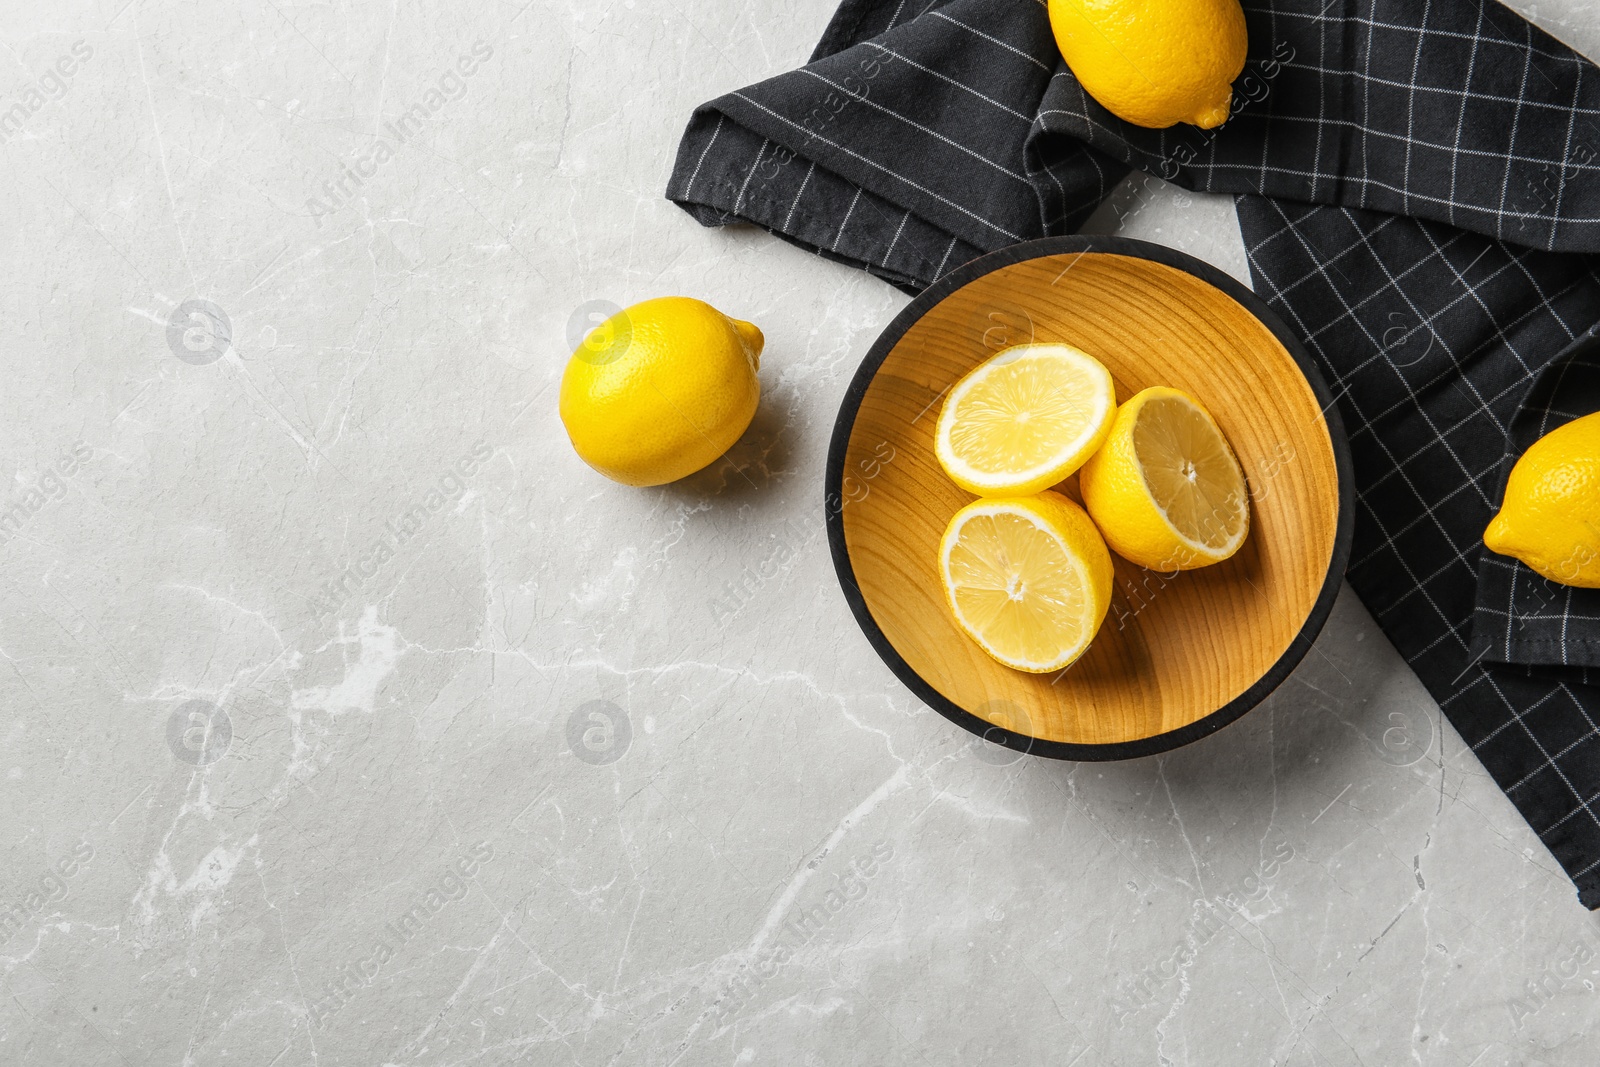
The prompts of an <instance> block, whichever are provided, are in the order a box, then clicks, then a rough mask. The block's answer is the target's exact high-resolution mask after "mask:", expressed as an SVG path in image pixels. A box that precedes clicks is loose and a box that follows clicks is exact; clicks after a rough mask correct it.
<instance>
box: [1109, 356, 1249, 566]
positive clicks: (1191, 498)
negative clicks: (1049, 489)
mask: <svg viewBox="0 0 1600 1067" xmlns="http://www.w3.org/2000/svg"><path fill="white" fill-rule="evenodd" d="M1078 486H1079V488H1080V489H1081V490H1082V491H1083V502H1084V504H1085V505H1086V506H1087V507H1088V509H1089V514H1090V515H1092V516H1094V521H1095V525H1097V526H1099V527H1100V532H1101V533H1102V534H1104V535H1105V539H1106V543H1107V544H1109V545H1110V546H1111V548H1112V550H1113V551H1115V552H1116V553H1117V554H1118V555H1119V556H1122V557H1123V558H1124V559H1127V560H1129V561H1131V562H1133V563H1137V564H1138V565H1139V566H1141V567H1153V568H1157V569H1159V570H1192V569H1193V568H1195V567H1204V566H1206V565H1208V564H1211V563H1220V562H1222V561H1223V560H1225V559H1227V558H1228V557H1229V556H1231V555H1233V554H1234V553H1235V552H1237V551H1239V546H1240V545H1242V544H1244V539H1245V535H1246V534H1247V533H1248V532H1249V530H1250V495H1249V492H1248V490H1247V488H1246V486H1245V481H1244V472H1243V471H1242V470H1241V469H1240V468H1239V461H1238V459H1236V458H1235V457H1234V454H1233V449H1231V448H1229V447H1228V441H1227V439H1226V438H1225V437H1223V436H1222V431H1221V430H1220V429H1218V428H1217V424H1216V421H1215V420H1214V419H1212V417H1211V414H1210V412H1208V411H1206V409H1205V408H1203V407H1201V406H1200V402H1199V401H1197V400H1196V399H1195V398H1194V397H1192V396H1190V395H1189V394H1188V393H1185V392H1182V391H1180V390H1177V389H1168V388H1166V387H1164V386H1157V387H1155V388H1152V389H1146V390H1144V391H1143V392H1141V393H1137V394H1135V395H1134V397H1133V399H1131V400H1129V401H1128V402H1127V403H1126V404H1124V405H1122V408H1121V409H1120V410H1119V411H1118V412H1117V419H1116V422H1115V423H1114V424H1113V425H1112V427H1111V434H1110V436H1109V437H1107V438H1106V443H1105V445H1104V447H1102V448H1101V449H1100V451H1098V452H1096V453H1095V454H1094V455H1093V456H1092V457H1091V458H1090V459H1089V462H1087V463H1085V464H1084V465H1083V470H1082V471H1080V472H1079V474H1078Z"/></svg>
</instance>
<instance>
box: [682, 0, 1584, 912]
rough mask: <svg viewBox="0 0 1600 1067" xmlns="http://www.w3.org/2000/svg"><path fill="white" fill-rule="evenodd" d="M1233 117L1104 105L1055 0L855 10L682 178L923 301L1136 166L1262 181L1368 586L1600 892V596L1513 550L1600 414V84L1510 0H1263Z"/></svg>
mask: <svg viewBox="0 0 1600 1067" xmlns="http://www.w3.org/2000/svg"><path fill="white" fill-rule="evenodd" d="M1245 10H1246V17H1247V20H1248V23H1249V29H1250V58H1249V62H1248V63H1247V65H1246V68H1245V73H1244V74H1243V75H1242V76H1241V77H1240V78H1239V79H1238V80H1237V81H1236V82H1235V83H1234V110H1233V117H1232V118H1230V120H1229V121H1228V122H1227V124H1226V125H1224V126H1223V127H1222V128H1221V129H1218V130H1213V131H1202V130H1198V129H1195V128H1193V127H1189V126H1179V127H1175V128H1173V129H1170V130H1144V129H1140V128H1138V127H1134V126H1131V125H1129V124H1127V123H1124V122H1122V121H1120V120H1119V119H1117V118H1115V117H1114V116H1112V115H1111V114H1110V113H1108V112H1107V111H1105V109H1103V108H1101V107H1100V106H1099V105H1098V104H1096V103H1095V102H1094V101H1093V100H1091V99H1090V98H1089V97H1088V96H1087V95H1086V94H1085V93H1084V92H1083V90H1082V89H1081V88H1080V87H1079V86H1078V84H1077V83H1076V81H1074V80H1073V77H1072V75H1071V74H1070V73H1069V72H1068V71H1067V69H1066V67H1065V65H1064V64H1063V63H1062V61H1061V59H1060V56H1059V53H1058V52H1057V50H1056V47H1055V43H1054V40H1053V38H1052V36H1051V34H1050V28H1049V22H1048V18H1047V16H1046V12H1045V8H1044V7H1043V5H1042V4H1041V3H1039V2H1038V0H845V2H844V4H843V6H842V7H840V8H839V10H838V12H837V13H836V14H835V16H834V18H833V21H832V23H831V24H830V26H829V27H828V30H827V33H826V34H825V35H824V37H823V40H822V42H821V44H819V45H818V47H817V50H816V52H815V54H814V55H813V57H812V60H811V62H810V63H809V64H808V65H807V66H805V67H803V68H801V69H800V70H797V71H793V72H791V73H788V74H785V75H782V76H780V77H777V78H773V79H770V80H768V81H765V82H762V83H760V84H758V85H753V86H749V87H747V88H744V89H741V90H739V91H737V92H733V93H730V94H728V95H727V96H724V97H721V98H719V99H717V100H714V101H712V102H710V103H708V104H706V105H705V106H703V107H701V108H700V109H699V110H697V111H696V112H695V114H694V116H693V118H692V119H691V120H690V123H689V128H688V130H687V131H686V133H685V135H684V138H683V142H682V145H681V147H680V149H679V153H678V159H677V165H676V167H675V168H674V170H673V174H672V178H671V181H670V184H669V186H668V190H667V195H668V196H669V197H670V198H671V199H673V200H674V201H676V202H677V203H679V204H680V205H682V206H683V207H684V209H685V210H687V211H689V212H690V213H691V214H693V215H694V216H695V218H697V219H698V220H699V221H700V222H702V223H704V224H705V225H708V226H714V225H722V224H726V223H730V222H736V221H744V222H751V223H754V224H756V225H758V226H762V227H765V228H766V229H768V230H770V231H772V232H773V233H775V234H778V235H779V236H781V237H783V238H785V239H787V240H790V241H793V242H795V243H797V244H800V245H802V246H804V247H806V248H809V249H812V250H814V251H816V252H818V253H819V254H821V255H824V256H828V257H830V258H834V259H839V260H842V261H844V262H847V263H852V264H855V265H857V266H861V267H864V268H865V269H867V270H869V271H872V272H873V273H874V274H877V275H878V276H880V277H882V278H884V279H886V280H888V281H889V282H891V283H893V284H895V285H897V286H899V287H901V288H902V289H905V290H907V291H911V292H915V291H916V290H918V289H920V288H922V287H923V286H926V285H927V284H928V283H930V282H932V281H933V280H934V279H935V278H936V277H938V276H939V275H940V274H942V273H944V272H945V271H947V270H949V269H950V268H952V267H954V266H956V265H958V264H960V263H962V262H964V261H966V260H968V259H971V258H973V257H974V256H977V255H979V254H981V253H983V252H987V251H991V250H993V249H996V248H1000V247H1002V246H1005V245H1007V244H1011V243H1014V242H1016V241H1020V240H1024V239H1028V238H1034V237H1043V236H1049V235H1054V234H1065V233H1071V232H1073V231H1074V230H1075V229H1076V228H1077V227H1078V226H1080V225H1081V224H1082V223H1083V221H1084V220H1085V219H1086V218H1087V217H1088V215H1089V214H1090V213H1091V212H1092V211H1093V210H1094V209H1095V207H1096V206H1097V205H1098V204H1099V203H1100V201H1101V200H1102V199H1104V198H1105V196H1106V195H1107V194H1108V193H1109V192H1110V191H1111V189H1112V188H1113V187H1114V186H1116V185H1117V184H1118V183H1119V182H1120V181H1121V180H1122V179H1123V177H1124V176H1125V175H1126V174H1127V173H1128V171H1129V170H1130V168H1137V169H1139V170H1141V171H1144V172H1146V173H1149V174H1153V175H1157V176H1159V177H1162V178H1165V179H1167V180H1169V181H1173V182H1175V183H1177V184H1179V185H1181V186H1185V187H1187V188H1190V189H1195V190H1204V191H1210V192H1226V193H1232V194H1235V196H1236V203H1237V207H1238V214H1239V223H1240V228H1241V230H1242V233H1243V236H1244V242H1245V247H1246V249H1247V251H1248V254H1249V260H1250V268H1251V272H1252V275H1253V277H1254V282H1255V288H1256V290H1257V291H1258V292H1259V293H1261V294H1262V296H1263V297H1265V298H1266V299H1267V300H1268V302H1269V303H1270V304H1271V305H1272V306H1273V308H1274V309H1275V310H1276V311H1277V312H1278V313H1279V314H1280V315H1281V316H1282V317H1283V318H1284V319H1285V321H1286V322H1288V324H1289V325H1290V327H1291V328H1292V329H1294V330H1295V331H1296V332H1298V334H1299V335H1300V337H1301V338H1302V339H1303V340H1304V341H1305V343H1306V345H1307V347H1308V348H1309V349H1310V351H1311V352H1312V354H1313V355H1314V356H1315V357H1316V358H1317V360H1318V362H1319V363H1320V365H1321V367H1322V370H1323V373H1324V374H1325V375H1326V377H1327V380H1328V382H1329V384H1330V386H1331V388H1332V389H1333V391H1334V393H1335V395H1336V397H1337V402H1338V404H1339V407H1340V410H1341V413H1342V414H1343V417H1344V422H1345V425H1346V427H1347V428H1348V429H1349V431H1350V439H1351V449H1352V454H1353V457H1354V460H1355V474H1356V481H1357V508H1358V511H1357V516H1356V524H1355V544H1354V548H1353V553H1352V557H1351V565H1350V570H1349V580H1350V583H1351V585H1352V586H1354V587H1355V589H1356V592H1357V593H1358V594H1359V595H1360V596H1361V598H1362V599H1363V600H1364V601H1365V602H1366V604H1367V606H1368V607H1369V608H1370V609H1371V611H1372V613H1373V615H1374V616H1375V617H1376V619H1377V620H1378V622H1379V623H1380V624H1381V625H1382V626H1383V628H1384V631H1385V632H1386V633H1387V634H1388V635H1389V637H1390V639H1391V640H1392V641H1393V642H1394V643H1395V645H1396V646H1397V647H1398V648H1399V649H1400V651H1401V653H1402V654H1403V655H1404V656H1405V657H1406V659H1407V660H1408V662H1410V664H1411V665H1412V667H1413V668H1414V669H1415V670H1416V672H1417V674H1418V676H1419V677H1420V678H1421V679H1422V681H1423V682H1424V684H1425V685H1426V686H1427V687H1428V689H1429V690H1430V692H1432V694H1433V695H1434V697H1435V698H1436V699H1437V700H1438V701H1439V704H1440V706H1441V707H1442V708H1443V709H1444V712H1445V714H1447V715H1448V716H1449V717H1450V720H1451V722H1453V723H1454V724H1455V727H1456V729H1457V730H1458V731H1459V732H1460V734H1461V735H1462V737H1463V738H1465V739H1466V741H1467V742H1468V743H1469V744H1471V745H1472V746H1473V748H1474V750H1475V751H1476V752H1477V754H1478V757H1479V759H1481V760H1482V762H1483V764H1484V766H1485V767H1487V768H1488V770H1489V772H1490V773H1491V774H1493V775H1494V777H1495V779H1496V780H1497V781H1498V782H1499V783H1500V785H1501V787H1502V788H1503V789H1504V790H1505V791H1506V794H1507V795H1508V796H1509V797H1510V798H1511V800H1512V802H1513V803H1515V804H1516V806H1517V808H1518V810H1520V811H1521V812H1522V814H1523V816H1524V817H1525V818H1526V819H1527V820H1528V822H1529V824H1530V825H1532V827H1533V828H1534V829H1535V830H1536V831H1537V832H1538V833H1539V835H1540V837H1541V838H1542V839H1543V840H1544V842H1545V844H1546V845H1547V846H1548V847H1549V848H1550V850H1551V852H1552V853H1553V854H1554V855H1555V856H1556V858H1557V859H1558V860H1559V861H1560V862H1561V864H1562V865H1563V866H1564V867H1565V869H1566V871H1567V873H1568V874H1569V875H1571V877H1572V879H1573V881H1574V882H1575V883H1576V884H1577V886H1578V889H1579V896H1580V899H1581V900H1582V901H1583V903H1584V904H1586V905H1588V906H1589V907H1591V908H1597V907H1600V806H1597V802H1600V726H1597V724H1600V591H1584V590H1571V589H1567V588H1564V587H1560V586H1554V585H1551V584H1550V583H1547V582H1544V581H1543V580H1542V579H1539V578H1538V577H1537V576H1536V575H1533V574H1532V573H1531V572H1529V571H1528V570H1527V569H1526V568H1524V567H1522V566H1521V565H1519V564H1514V563H1513V562H1511V561H1509V560H1504V559H1501V558H1499V557H1496V556H1494V555H1492V554H1489V553H1485V552H1484V551H1483V547H1482V542H1481V538H1482V533H1483V530H1484V528H1485V527H1486V526H1487V525H1488V522H1489V519H1490V517H1491V516H1492V515H1493V513H1494V511H1495V509H1496V506H1497V504H1498V500H1499V495H1500V493H1501V491H1502V488H1503V485H1504V481H1505V476H1506V473H1507V470H1508V469H1509V466H1510V461H1511V460H1512V459H1514V457H1515V456H1516V455H1517V454H1518V453H1519V452H1520V449H1521V448H1522V447H1525V445H1526V443H1527V442H1528V441H1529V440H1532V439H1533V438H1535V437H1537V436H1538V435H1539V434H1541V433H1543V432H1545V431H1547V430H1549V429H1552V428H1554V427H1555V426H1556V425H1559V424H1560V423H1562V422H1564V421H1567V420H1569V419H1571V418H1573V417H1576V416H1578V415H1581V414H1585V413H1587V412H1588V411H1593V410H1596V409H1600V372H1597V371H1596V369H1595V365H1596V363H1597V362H1600V357H1597V356H1596V352H1597V351H1600V341H1597V340H1596V337H1597V334H1600V327H1597V323H1600V271H1597V269H1596V268H1597V267H1600V259H1596V258H1595V256H1594V253H1596V252H1600V69H1597V68H1596V67H1595V66H1594V65H1593V64H1591V63H1589V62H1588V61H1587V60H1585V59H1584V58H1582V57H1581V56H1579V55H1577V54H1575V53H1574V52H1572V51H1571V50H1570V49H1568V48H1566V47H1565V46H1563V45H1562V44H1561V43H1560V42H1558V41H1556V40H1554V39H1553V38H1551V37H1550V36H1549V35H1547V34H1545V33H1543V32H1541V31H1540V30H1538V29H1536V28H1534V27H1533V26H1531V25H1530V24H1528V23H1527V22H1525V21H1523V20H1522V19H1521V18H1520V17H1519V16H1517V15H1516V14H1515V13H1513V12H1511V11H1510V10H1508V9H1507V8H1504V7H1502V6H1500V5H1499V4H1496V3H1493V2H1491V0H1245Z"/></svg>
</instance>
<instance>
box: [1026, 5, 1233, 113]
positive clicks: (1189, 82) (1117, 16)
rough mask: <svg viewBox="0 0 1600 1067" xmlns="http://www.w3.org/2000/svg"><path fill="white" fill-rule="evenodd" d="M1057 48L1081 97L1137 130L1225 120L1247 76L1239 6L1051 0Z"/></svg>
mask: <svg viewBox="0 0 1600 1067" xmlns="http://www.w3.org/2000/svg"><path fill="white" fill-rule="evenodd" d="M1049 10H1050V28H1051V29H1052V30H1053V31H1055V37H1056V45H1057V46H1058V47H1059V48H1060V49H1061V55H1062V56H1063V58H1065V59H1066V61H1067V66H1069V67H1071V68H1072V73H1073V76H1074V77H1076V78H1077V79H1078V83H1079V84H1080V85H1082V86H1083V88H1084V91H1085V92H1087V93H1088V94H1089V95H1090V96H1092V97H1094V98H1095V100H1097V101H1099V103H1100V104H1101V106H1103V107H1104V108H1105V109H1106V110H1107V111H1109V112H1111V113H1112V114H1113V115H1116V116H1117V117H1118V118H1121V119H1126V120H1127V121H1128V122H1131V123H1133V124H1134V125H1135V126H1147V127H1150V128H1152V129H1163V128H1165V127H1167V126H1171V125H1173V124H1174V123H1178V122H1192V123H1194V125H1196V126H1199V127H1201V128H1202V129H1207V130H1209V129H1211V128H1212V127H1214V126H1220V125H1222V124H1223V122H1225V121H1226V120H1227V118H1228V102H1229V100H1230V99H1231V97H1232V95H1233V89H1232V86H1233V79H1235V78H1237V77H1238V76H1239V72H1240V71H1242V70H1244V58H1245V44H1246V39H1245V25H1244V11H1243V9H1241V8H1240V7H1239V0H1049Z"/></svg>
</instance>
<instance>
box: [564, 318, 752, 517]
mask: <svg viewBox="0 0 1600 1067" xmlns="http://www.w3.org/2000/svg"><path fill="white" fill-rule="evenodd" d="M762 343H763V339H762V336H761V331H760V330H758V329H757V328H756V327H755V326H753V325H751V324H750V323H748V322H741V321H739V320H738V319H730V318H728V316H726V315H724V314H723V313H722V312H720V311H718V310H717V309H716V308H714V307H712V306H711V305H710V304H707V303H706V302H705V301H703V300H695V299H694V298H692V297H687V296H664V297H659V298H657V299H655V300H646V301H644V302H643V303H639V304H635V305H633V306H632V307H630V308H626V309H624V310H622V311H619V312H617V313H616V314H615V315H612V316H611V317H610V318H609V319H607V320H606V321H605V322H603V323H601V324H600V325H599V326H596V327H595V328H594V329H593V330H591V331H589V333H588V335H587V336H586V337H585V338H584V339H583V343H582V344H580V345H579V346H578V348H577V350H576V351H575V352H573V354H572V358H571V359H570V360H568V361H567V369H566V371H565V373H563V374H562V376H561V421H562V423H563V424H564V425H565V426H566V428H567V436H568V437H569V438H571V440H572V447H573V448H574V449H576V450H577V453H578V456H579V457H580V458H581V459H582V460H583V461H584V462H585V463H587V464H589V466H591V467H593V468H594V469H595V470H597V471H599V472H600V473H601V474H603V475H605V476H606V477H607V478H610V479H612V480H614V481H618V482H622V483H623V484H624V485H661V484H663V483H666V482H672V481H676V480H678V479H679V478H684V477H687V476H688V475H690V474H693V473H694V472H695V471H697V470H700V469H701V468H703V467H706V466H708V465H710V464H711V463H712V462H714V461H715V460H716V459H717V457H718V456H721V455H722V454H723V453H724V452H726V451H727V450H728V448H729V447H730V446H731V445H732V444H733V443H734V442H735V441H737V440H738V439H739V436H740V435H741V434H743V433H744V431H745V428H746V427H748V426H749V425H750V420H751V418H753V417H754V416H755V413H756V403H757V402H758V401H759V400H760V398H761V382H760V381H759V380H758V379H757V377H756V371H757V369H758V368H759V367H760V364H761V346H762Z"/></svg>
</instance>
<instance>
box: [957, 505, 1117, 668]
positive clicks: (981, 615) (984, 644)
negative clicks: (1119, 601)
mask: <svg viewBox="0 0 1600 1067" xmlns="http://www.w3.org/2000/svg"><path fill="white" fill-rule="evenodd" d="M939 571H940V574H941V576H942V577H943V580H944V592H945V598H946V600H947V601H948V603H949V605H950V610H951V612H952V613H953V614H954V615H955V620H956V624H957V625H958V626H960V627H961V629H962V630H963V631H965V633H966V634H967V636H969V637H971V638H972V639H973V640H974V641H976V642H977V644H978V647H979V648H981V649H983V650H984V651H985V652H987V653H988V654H989V655H990V656H992V657H994V658H995V659H996V660H998V661H1000V662H1001V663H1003V664H1005V665H1006V666H1007V667H1013V668H1015V669H1017V670H1020V671H1030V672H1032V673H1034V674H1043V673H1046V672H1048V671H1057V670H1060V669H1061V668H1063V667H1066V666H1067V665H1068V664H1070V663H1072V661H1073V660H1075V659H1077V658H1078V657H1079V656H1081V655H1083V652H1084V650H1085V649H1087V648H1088V647H1089V642H1090V641H1092V640H1094V635H1095V633H1096V631H1098V630H1099V629H1100V624H1101V623H1102V622H1103V621H1105V617H1106V611H1107V609H1108V608H1109V607H1110V606H1111V583H1112V568H1111V553H1110V552H1108V551H1107V550H1106V545H1105V541H1103V540H1102V539H1101V537H1100V532H1099V531H1098V530H1096V529H1095V526H1094V523H1093V522H1091V521H1090V519H1089V516H1088V515H1086V514H1085V513H1084V511H1083V509H1082V508H1080V507H1079V506H1078V505H1076V504H1074V503H1073V502H1072V501H1070V500H1068V499H1067V498H1066V497H1064V496H1062V495H1061V494H1059V493H1040V494H1038V495H1037V496H1030V497H1004V498H991V499H987V500H976V501H974V502H972V503H971V504H968V505H967V506H966V507H964V508H962V509H961V510H960V511H958V512H956V514H955V517H954V518H952V519H951V520H950V525H949V526H948V527H947V528H946V529H945V532H944V538H943V539H942V540H941V541H940V543H939Z"/></svg>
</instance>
